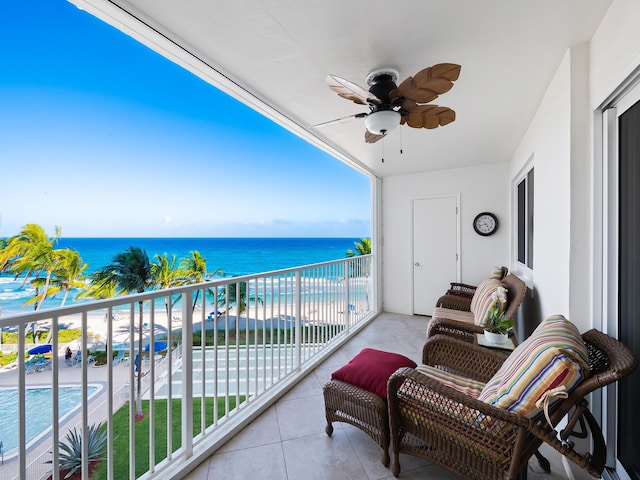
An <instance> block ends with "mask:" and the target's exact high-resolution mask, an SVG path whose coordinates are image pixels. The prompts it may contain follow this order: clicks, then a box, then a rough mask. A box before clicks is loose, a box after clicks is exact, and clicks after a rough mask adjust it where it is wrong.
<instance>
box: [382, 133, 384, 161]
mask: <svg viewBox="0 0 640 480" xmlns="http://www.w3.org/2000/svg"><path fill="white" fill-rule="evenodd" d="M382 163H384V138H383V139H382Z"/></svg>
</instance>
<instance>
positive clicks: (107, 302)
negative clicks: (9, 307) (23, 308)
mask: <svg viewBox="0 0 640 480" xmlns="http://www.w3.org/2000/svg"><path fill="white" fill-rule="evenodd" d="M368 257H370V255H364V256H361V257H359V258H368ZM353 258H356V257H351V258H346V259H341V260H331V261H328V262H320V263H313V264H310V265H303V266H301V267H293V268H284V269H280V270H273V271H269V272H263V273H253V274H249V275H240V276H237V277H225V278H217V279H213V280H207V281H205V282H202V283H192V284H189V285H182V286H179V287H171V288H166V289H162V290H149V291H147V292H142V293H133V294H128V295H121V296H118V297H114V298H107V299H103V300H92V301H88V302H83V303H77V304H74V305H65V306H64V307H53V308H43V309H41V310H34V311H29V312H24V313H22V312H21V313H13V314H9V315H2V316H0V327H5V326H12V325H15V324H16V323H17V322H19V321H20V320H21V319H24V318H25V317H29V321H28V322H26V323H32V322H39V321H43V320H51V317H55V316H58V317H66V316H68V315H76V314H79V313H82V312H84V311H86V310H87V306H90V307H91V308H90V309H91V310H102V309H105V308H109V307H117V306H121V305H122V304H123V303H137V302H145V301H147V300H151V299H152V298H158V297H166V296H169V295H181V294H183V293H186V292H190V291H193V290H199V289H207V288H213V287H222V286H225V285H228V284H229V283H246V282H249V281H251V280H256V279H259V278H264V277H265V276H277V275H282V274H288V273H292V272H301V271H304V270H309V269H313V268H317V267H322V266H327V265H334V264H336V262H338V263H345V262H347V261H349V260H352V259H353Z"/></svg>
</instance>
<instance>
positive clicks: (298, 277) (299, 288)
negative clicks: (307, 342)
mask: <svg viewBox="0 0 640 480" xmlns="http://www.w3.org/2000/svg"><path fill="white" fill-rule="evenodd" d="M295 341H296V359H295V369H296V370H299V369H300V365H301V364H302V275H301V274H300V270H297V271H296V340H295Z"/></svg>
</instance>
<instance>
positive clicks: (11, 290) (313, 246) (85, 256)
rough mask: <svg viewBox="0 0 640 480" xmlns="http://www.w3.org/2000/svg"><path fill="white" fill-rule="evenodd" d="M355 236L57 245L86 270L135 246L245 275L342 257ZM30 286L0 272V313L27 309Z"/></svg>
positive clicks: (69, 241)
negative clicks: (192, 256) (195, 256)
mask: <svg viewBox="0 0 640 480" xmlns="http://www.w3.org/2000/svg"><path fill="white" fill-rule="evenodd" d="M357 240H358V239H357V238H61V239H59V241H58V244H57V248H72V249H74V250H76V251H78V252H79V253H80V255H81V256H82V260H83V262H84V263H87V264H88V265H89V266H88V267H87V269H86V270H85V273H87V274H90V273H92V272H95V271H96V270H98V269H100V268H102V267H104V266H106V265H108V264H109V263H111V260H112V259H113V256H114V255H115V254H117V253H120V252H122V251H124V250H125V249H126V248H128V247H131V246H133V247H140V248H142V249H144V250H145V251H146V252H147V254H148V255H149V259H150V260H152V261H153V259H154V255H161V254H163V253H168V254H169V255H175V256H176V258H177V259H178V261H179V260H180V259H181V258H183V257H185V256H188V255H189V252H191V251H192V250H196V251H198V252H200V254H201V255H202V256H203V257H204V258H205V260H206V262H207V271H209V272H213V271H214V270H216V269H221V270H223V271H224V272H225V274H226V276H234V275H248V274H252V273H259V272H267V271H271V270H278V269H282V268H290V267H297V266H301V265H308V264H313V263H319V262H325V261H329V260H337V259H339V258H344V257H345V256H346V255H345V252H346V251H347V250H349V249H353V243H354V242H355V241H357ZM75 293H76V292H71V294H70V295H69V298H68V299H67V302H66V305H70V304H72V303H73V302H74V301H73V297H74V296H75ZM33 295H34V289H33V288H31V286H30V285H28V284H27V285H24V286H21V284H20V280H18V281H15V280H14V278H13V277H12V276H8V275H6V274H2V275H0V308H1V309H2V311H1V312H0V313H1V314H2V315H8V314H12V313H19V312H26V311H29V310H31V309H33V307H32V306H26V307H23V306H22V304H23V303H24V301H25V300H27V299H29V298H32V297H33ZM61 299H62V294H59V295H58V296H57V298H52V299H47V301H46V303H45V305H44V306H45V307H56V306H59V305H60V302H61Z"/></svg>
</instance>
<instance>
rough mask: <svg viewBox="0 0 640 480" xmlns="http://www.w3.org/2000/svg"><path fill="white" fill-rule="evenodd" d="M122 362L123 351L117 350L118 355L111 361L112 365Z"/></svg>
mask: <svg viewBox="0 0 640 480" xmlns="http://www.w3.org/2000/svg"><path fill="white" fill-rule="evenodd" d="M123 360H124V350H118V355H116V358H114V359H113V365H118V364H120V363H122V361H123Z"/></svg>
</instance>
